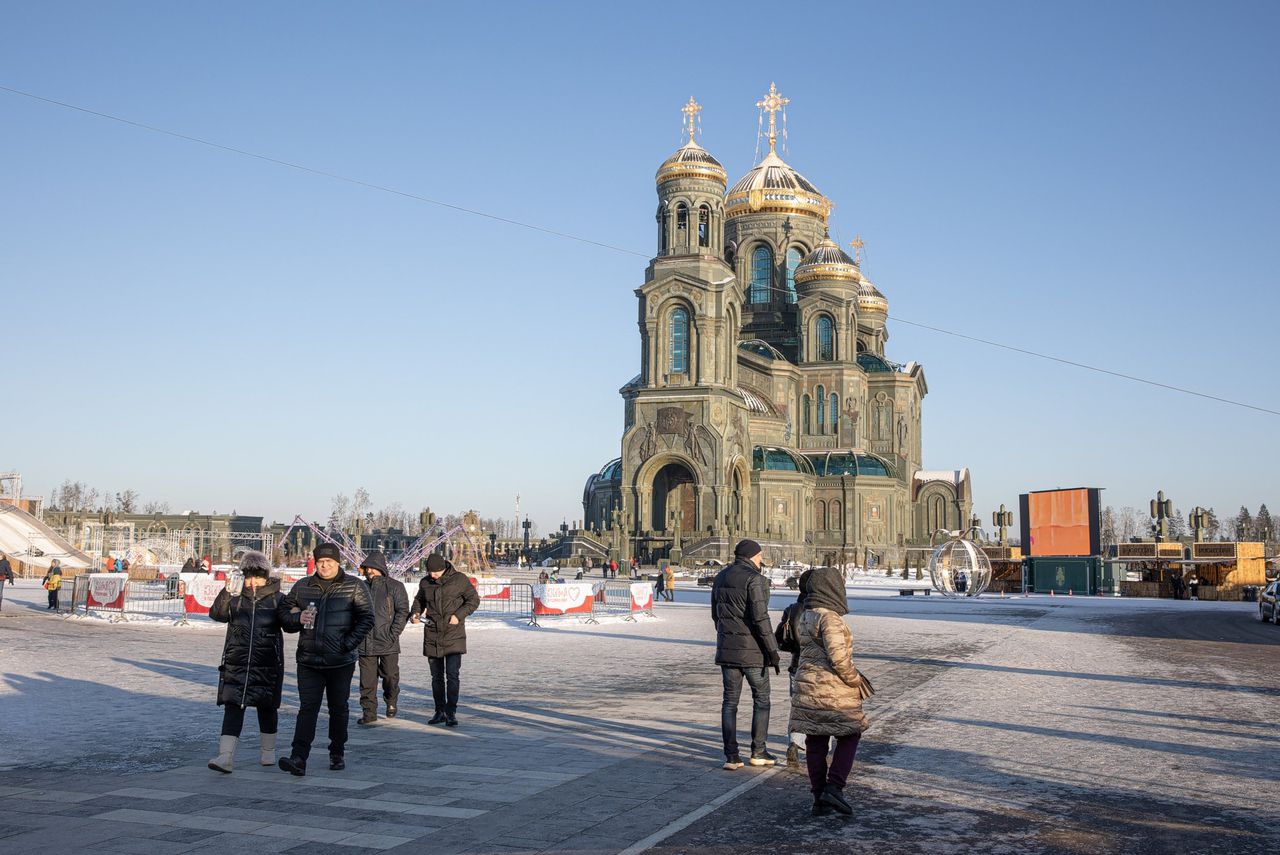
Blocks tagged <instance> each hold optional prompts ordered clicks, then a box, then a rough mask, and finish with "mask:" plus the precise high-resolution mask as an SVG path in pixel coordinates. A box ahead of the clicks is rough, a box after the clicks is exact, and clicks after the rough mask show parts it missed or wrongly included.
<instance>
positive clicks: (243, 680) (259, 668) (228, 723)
mask: <svg viewBox="0 0 1280 855" xmlns="http://www.w3.org/2000/svg"><path fill="white" fill-rule="evenodd" d="M240 573H241V574H242V575H243V576H244V582H243V584H236V583H235V581H234V580H232V581H228V583H227V588H225V589H223V590H222V592H221V593H219V594H218V598H217V599H216V600H214V601H213V605H212V606H211V607H210V609H209V617H211V618H213V619H214V620H216V621H218V622H219V623H225V624H226V625H227V639H226V642H225V643H224V644H223V647H222V664H221V665H219V666H218V705H219V706H221V707H222V708H223V709H222V736H221V738H220V739H219V740H218V756H217V757H215V758H213V759H212V760H210V761H209V768H210V769H214V770H216V771H218V772H230V771H231V761H232V759H233V758H234V756H235V753H236V744H237V743H238V742H239V741H240V731H241V729H242V728H243V727H244V712H245V709H246V708H247V707H253V708H255V709H256V710H257V711H258V731H259V735H260V739H261V743H260V749H261V758H260V759H261V763H262V765H263V766H274V765H275V764H276V756H275V754H276V730H277V728H278V722H279V709H280V693H281V688H282V687H283V685H284V632H285V631H286V628H285V626H284V624H283V622H282V620H281V618H282V606H281V603H282V601H283V600H284V595H282V594H281V593H280V580H279V579H273V578H271V562H270V561H269V560H268V559H267V556H265V555H263V554H262V553H261V552H249V553H246V554H245V556H244V558H242V559H241V561H240ZM289 631H292V630H289Z"/></svg>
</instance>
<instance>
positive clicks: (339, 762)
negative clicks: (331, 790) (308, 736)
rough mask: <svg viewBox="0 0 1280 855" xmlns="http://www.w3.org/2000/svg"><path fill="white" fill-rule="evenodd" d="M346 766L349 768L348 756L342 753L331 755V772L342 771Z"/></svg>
mask: <svg viewBox="0 0 1280 855" xmlns="http://www.w3.org/2000/svg"><path fill="white" fill-rule="evenodd" d="M345 768H347V759H346V757H344V756H343V755H341V754H330V755H329V771H330V772H341V771H342V770H343V769H345Z"/></svg>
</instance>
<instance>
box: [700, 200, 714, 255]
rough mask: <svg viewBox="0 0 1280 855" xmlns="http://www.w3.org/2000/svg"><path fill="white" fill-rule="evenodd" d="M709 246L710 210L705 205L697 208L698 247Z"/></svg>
mask: <svg viewBox="0 0 1280 855" xmlns="http://www.w3.org/2000/svg"><path fill="white" fill-rule="evenodd" d="M710 245H711V209H710V208H708V207H707V206H706V205H700V206H699V207H698V246H710Z"/></svg>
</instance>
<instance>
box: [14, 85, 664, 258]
mask: <svg viewBox="0 0 1280 855" xmlns="http://www.w3.org/2000/svg"><path fill="white" fill-rule="evenodd" d="M0 92H9V93H11V94H14V95H21V96H22V97H24V98H30V99H32V100H34V101H43V102H44V103H46V104H53V105H54V106H57V107H65V108H66V109H68V110H75V111H76V112H79V113H87V114H88V115H90V116H97V117H98V118H100V119H109V120H111V121H113V122H120V123H121V124H124V125H129V126H131V127H134V128H141V129H142V130H144V131H152V132H153V133H157V134H164V135H165V136H169V137H174V138H175V139H180V140H185V141H187V142H193V143H198V144H199V145H204V146H209V147H210V148H216V149H219V150H221V151H229V152H231V153H232V154H239V155H243V156H244V157H252V158H254V159H255V160H261V161H265V162H266V163H274V164H276V165H277V166H287V167H289V168H290V169H296V170H298V171H300V172H309V173H311V174H312V175H320V176H323V177H325V178H332V179H333V180H335V181H344V182H346V183H347V184H354V185H356V186H357V187H365V188H368V189H370V190H379V191H381V192H383V193H391V194H392V195H395V196H402V197H404V198H406V199H414V200H415V201H418V202H426V203H427V204H428V205H437V206H439V207H441V208H448V209H449V210H451V211H459V212H461V213H463V214H471V215H472V216H476V217H484V218H485V219H487V220H494V221H495V222H499V223H506V224H507V225H509V226H519V227H520V228H522V229H529V230H530V231H535V232H542V233H543V234H548V235H555V236H556V237H562V238H566V239H568V240H574V241H578V242H579V243H586V244H591V245H592V246H598V247H601V248H602V249H611V250H613V251H614V252H624V253H627V254H628V255H636V256H639V257H641V258H648V257H649V256H647V255H645V254H644V253H642V252H636V251H635V250H633V249H626V248H625V247H621V246H614V245H613V244H608V243H602V242H601V241H598V240H592V239H591V238H584V237H579V236H578V235H571V234H569V233H568V232H561V231H556V230H555V229H548V228H546V227H544V226H537V225H534V224H533V223H524V222H521V221H520V220H513V219H511V218H509V217H502V216H499V215H497V214H489V213H486V212H484V211H477V210H475V209H474V208H467V207H464V206H462V205H455V204H453V203H452V202H444V201H441V200H440V199H432V198H430V197H428V196H420V195H418V194H417V193H409V192H406V191H404V190H397V189H395V188H394V187H386V186H384V185H382V184H374V183H372V182H370V181H362V180H361V179H359V178H351V177H348V176H346V175H339V174H338V173H336V172H326V171H325V170H323V169H316V168H314V167H311V166H304V165H303V164H301V163H293V162H291V161H288V160H281V159H280V158H278V157H270V156H269V155H265V154H258V153H257V152H252V151H246V150H245V149H242V148H236V147H235V146H229V145H223V144H222V143H217V142H213V141H212V140H206V139H201V138H200V137H193V136H191V135H190V134H183V133H179V132H177V131H170V130H166V129H165V128H158V127H156V126H155V125H148V124H144V123H143V122H135V121H133V120H132V119H126V118H123V117H122V116H113V115H112V114H110V113H103V112H100V111H98V110H90V109H89V108H88V107H80V106H78V105H76V104H68V103H67V102H66V101H58V100H55V99H53V98H45V97H43V96H41V95H36V94H33V93H31V92H24V91H22V90H21V89H13V88H11V87H9V86H0Z"/></svg>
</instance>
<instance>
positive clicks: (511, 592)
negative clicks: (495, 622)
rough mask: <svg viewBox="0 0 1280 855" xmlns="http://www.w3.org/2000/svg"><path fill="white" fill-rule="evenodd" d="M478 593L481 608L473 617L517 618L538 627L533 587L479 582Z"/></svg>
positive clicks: (482, 580) (514, 583)
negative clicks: (534, 610) (534, 609)
mask: <svg viewBox="0 0 1280 855" xmlns="http://www.w3.org/2000/svg"><path fill="white" fill-rule="evenodd" d="M476 591H477V593H479V594H480V608H478V609H476V610H475V611H474V612H473V613H472V615H471V616H472V617H480V618H506V619H512V618H516V619H519V620H523V621H525V622H527V623H528V624H529V625H530V626H537V621H536V620H535V619H534V614H533V586H532V585H525V584H521V583H518V582H511V583H500V582H486V581H485V580H484V579H481V580H479V584H478V585H476Z"/></svg>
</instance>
